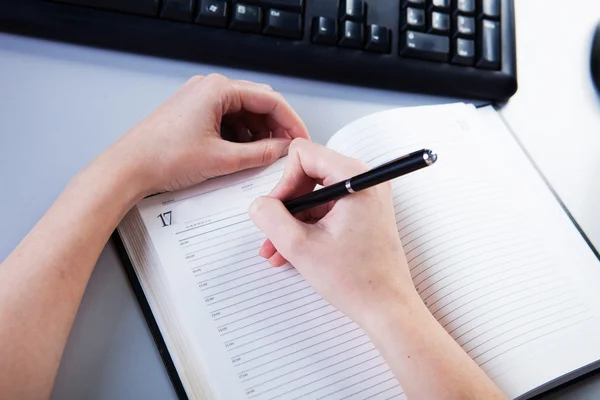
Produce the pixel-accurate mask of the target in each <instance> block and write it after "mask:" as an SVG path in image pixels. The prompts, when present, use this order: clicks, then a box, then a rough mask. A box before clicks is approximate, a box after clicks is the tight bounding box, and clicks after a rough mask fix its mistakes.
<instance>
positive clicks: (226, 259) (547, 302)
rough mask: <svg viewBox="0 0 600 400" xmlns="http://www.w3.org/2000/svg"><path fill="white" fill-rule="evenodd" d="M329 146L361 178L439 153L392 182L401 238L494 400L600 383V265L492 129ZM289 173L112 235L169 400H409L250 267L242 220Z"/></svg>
mask: <svg viewBox="0 0 600 400" xmlns="http://www.w3.org/2000/svg"><path fill="white" fill-rule="evenodd" d="M489 112H490V113H494V112H495V111H493V110H489ZM496 119H497V118H496ZM327 146H328V147H329V148H331V149H334V150H336V151H338V152H340V153H342V154H345V155H348V156H351V157H355V158H358V159H361V160H363V161H364V162H365V163H367V164H368V165H370V166H377V165H379V164H382V163H384V162H386V161H389V160H391V159H393V158H395V157H398V156H401V155H404V154H407V153H409V152H412V151H415V150H418V149H422V148H430V149H432V150H434V151H436V152H437V153H438V156H439V158H438V161H437V162H436V164H434V165H433V166H431V167H428V168H425V169H422V170H419V171H417V172H414V173H411V174H409V175H406V176H404V177H401V178H398V179H396V180H394V181H393V197H394V208H395V215H396V225H397V227H398V234H399V236H400V239H401V241H402V244H403V246H404V249H405V252H406V255H407V260H408V264H409V267H410V271H411V276H412V279H413V281H414V284H415V286H416V288H417V290H418V292H419V294H420V296H421V298H422V300H423V302H424V303H425V304H426V305H427V307H428V308H429V310H430V311H431V312H432V313H433V315H434V316H435V318H436V319H437V320H438V321H439V323H440V324H441V325H442V326H443V327H444V328H445V329H446V331H447V332H448V333H449V334H450V335H451V336H452V337H453V338H454V339H455V340H456V341H457V342H458V343H459V344H460V345H461V346H462V348H463V349H464V350H465V351H466V352H467V353H468V354H469V356H470V357H471V358H472V359H473V360H475V362H476V363H477V364H478V365H479V366H480V367H481V368H482V369H483V370H484V371H485V373H486V374H487V375H488V376H489V377H490V378H491V379H492V380H493V381H494V382H495V383H496V384H497V385H498V386H499V387H500V389H501V390H502V391H503V392H504V393H506V394H507V395H508V396H509V397H511V398H518V397H522V398H527V397H531V396H533V395H535V394H536V393H539V392H541V391H544V390H546V389H548V388H550V387H553V386H556V385H558V384H560V383H562V382H564V381H566V380H568V379H571V378H573V377H575V376H578V375H581V374H583V373H585V372H587V371H589V370H591V369H593V368H595V367H596V366H597V365H598V361H599V360H600V340H598V337H600V313H599V312H600V292H598V290H597V289H596V288H597V287H598V286H599V285H600V263H599V261H598V258H597V257H596V256H595V253H594V250H593V248H591V247H590V246H589V245H588V243H586V239H585V237H583V236H582V234H581V233H580V232H579V231H578V228H577V226H576V225H575V224H574V222H573V221H572V220H571V219H570V218H569V215H568V214H567V213H566V211H565V210H564V208H563V207H562V206H561V203H560V202H559V201H558V200H557V199H556V198H555V196H554V195H553V193H552V191H551V190H550V189H549V188H548V186H547V185H546V184H545V182H544V180H543V179H542V178H541V176H540V175H539V174H538V173H537V172H536V169H535V168H534V166H533V165H532V164H531V162H530V161H529V160H528V158H527V156H526V155H525V154H524V152H523V151H522V150H521V148H520V147H519V146H518V144H517V143H516V141H515V139H514V138H513V137H512V136H511V135H510V133H509V132H508V131H507V130H506V128H504V127H503V125H502V124H501V123H489V122H488V120H487V119H486V122H484V120H483V119H482V117H481V112H480V111H479V110H477V109H475V108H474V107H473V106H471V105H466V104H462V103H457V104H449V105H442V106H426V107H416V108H403V109H395V110H389V111H384V112H379V113H376V114H372V115H369V116H367V117H364V118H362V119H359V120H357V121H354V122H352V123H350V124H349V125H347V126H345V127H344V128H342V129H341V130H340V131H338V132H337V133H335V134H334V135H333V136H332V138H331V140H330V141H329V142H328V143H327ZM284 164H285V158H284V159H281V160H279V161H277V162H275V163H274V164H272V165H270V166H268V167H265V168H261V169H255V170H249V171H244V172H240V173H236V174H232V175H229V176H226V177H220V178H217V179H213V180H210V181H207V182H204V183H202V184H200V185H198V186H196V187H192V188H189V189H186V190H182V191H179V192H171V193H162V194H159V195H155V196H152V197H148V198H146V199H144V200H142V201H141V202H139V204H137V206H136V207H134V208H133V209H132V210H131V211H130V212H129V213H128V214H127V216H126V217H125V218H124V220H123V221H122V222H121V224H120V225H119V227H118V229H117V232H118V236H117V239H118V242H119V246H120V248H121V250H122V254H123V256H124V259H125V260H126V264H127V269H128V273H129V275H130V278H131V281H132V284H133V287H134V289H135V290H136V294H137V295H138V298H139V301H140V304H141V305H142V308H143V310H144V312H145V316H146V319H147V322H148V324H149V326H150V328H151V330H152V331H153V334H154V338H155V341H156V344H157V346H158V348H159V350H160V352H161V355H162V357H163V360H164V362H165V365H166V367H167V370H168V371H169V374H170V377H171V379H172V381H173V384H174V386H175V389H176V391H177V394H178V396H179V397H180V398H182V399H183V398H188V399H194V400H198V399H202V400H213V399H242V400H283V399H285V400H298V399H327V400H334V399H335V400H341V399H363V400H366V399H380V400H387V399H402V398H404V392H403V390H402V387H401V386H400V384H399V383H398V381H397V380H396V378H395V377H394V375H393V374H392V372H391V371H390V369H389V367H388V365H387V364H386V362H385V361H384V360H383V359H382V357H381V356H380V354H379V353H378V351H377V349H376V348H375V347H374V345H373V343H372V342H371V341H370V340H369V338H368V337H367V336H366V335H365V333H364V332H363V331H362V329H361V328H360V327H359V326H358V325H356V324H355V323H354V322H353V321H352V320H350V319H349V318H348V317H347V316H345V315H344V314H343V313H342V312H340V311H339V310H337V309H336V308H334V307H333V306H332V305H330V304H328V303H327V302H326V301H325V300H324V299H322V298H321V297H320V296H319V295H318V294H317V293H315V291H314V290H313V289H312V288H311V287H310V286H309V285H308V283H307V282H306V281H304V279H303V278H302V276H301V275H300V274H299V272H298V271H297V270H295V269H294V267H293V266H291V265H286V266H284V267H281V268H274V267H271V266H270V265H269V264H268V263H267V262H266V261H265V260H264V259H262V258H261V257H260V256H259V255H258V249H259V247H260V245H261V244H262V242H263V240H264V239H265V237H264V235H263V234H262V233H261V232H260V231H259V230H258V229H257V228H256V227H255V226H254V225H253V223H252V221H251V220H250V219H249V217H248V214H247V210H248V207H249V205H250V204H251V202H252V200H253V199H255V198H256V197H257V196H259V195H264V194H268V193H269V191H270V190H271V188H272V187H273V186H274V185H275V184H276V182H277V181H278V180H279V179H280V177H281V175H282V170H283V167H284ZM324 267H325V266H324ZM364 267H365V268H369V266H368V265H365V266H364Z"/></svg>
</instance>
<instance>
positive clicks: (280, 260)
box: [269, 252, 288, 267]
mask: <svg viewBox="0 0 600 400" xmlns="http://www.w3.org/2000/svg"><path fill="white" fill-rule="evenodd" d="M287 262H288V261H287V260H286V259H285V258H284V257H283V256H282V255H281V253H279V252H276V253H275V254H273V255H272V256H271V258H269V264H271V265H272V266H274V267H282V266H284V265H285V264H287Z"/></svg>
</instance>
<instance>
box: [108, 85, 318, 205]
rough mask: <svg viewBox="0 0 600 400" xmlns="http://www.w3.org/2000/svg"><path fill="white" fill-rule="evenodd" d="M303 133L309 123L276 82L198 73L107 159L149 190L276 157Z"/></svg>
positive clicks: (180, 185)
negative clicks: (227, 135)
mask: <svg viewBox="0 0 600 400" xmlns="http://www.w3.org/2000/svg"><path fill="white" fill-rule="evenodd" d="M222 127H223V129H224V131H225V130H228V131H230V132H232V135H231V136H232V137H231V139H233V141H234V142H232V141H227V140H223V138H222V134H224V133H225V132H222V130H221V128H222ZM227 128H228V129H227ZM297 137H302V138H308V137H309V135H308V132H307V130H306V127H305V126H304V124H303V123H302V121H301V120H300V117H299V116H298V115H297V114H296V113H295V112H294V110H292V108H291V107H290V105H289V104H288V103H287V102H286V101H285V100H284V98H283V96H282V95H281V94H279V93H277V92H275V91H273V90H272V89H271V87H270V86H268V85H262V84H256V83H251V82H247V81H234V80H230V79H228V78H226V77H224V76H221V75H209V76H206V77H202V76H197V77H194V78H192V79H190V80H189V81H188V82H186V83H185V84H184V85H183V87H182V88H181V89H180V90H179V91H178V92H177V93H175V94H174V95H173V97H171V98H170V99H168V100H167V101H166V102H165V103H164V104H163V105H162V106H161V107H160V108H158V109H157V110H156V111H154V112H153V113H152V114H150V116H148V117H147V118H146V119H145V120H143V121H142V122H140V123H139V124H138V125H136V126H135V127H133V128H132V129H131V130H130V131H129V132H128V133H127V134H126V135H124V136H123V137H122V138H121V139H120V140H119V141H118V142H117V143H116V144H115V145H114V146H113V147H112V148H111V149H110V150H109V151H108V152H107V153H108V156H105V157H108V159H109V160H110V161H109V162H107V163H105V165H113V166H114V163H117V164H118V165H117V166H118V167H121V170H122V171H126V172H127V175H128V178H130V179H129V181H130V182H131V183H132V184H133V183H138V184H139V185H140V188H139V191H141V192H142V195H148V194H151V193H156V192H162V191H172V190H178V189H182V188H185V187H188V186H192V185H195V184H197V183H200V182H202V181H204V180H206V179H209V178H213V177H215V176H219V175H225V174H230V173H232V172H236V171H239V170H242V169H246V168H252V167H259V166H262V165H267V164H270V163H272V162H274V161H275V160H277V159H278V158H279V157H281V156H284V155H286V154H287V149H288V146H289V144H290V142H291V140H292V139H293V138H297ZM235 142H237V143H235Z"/></svg>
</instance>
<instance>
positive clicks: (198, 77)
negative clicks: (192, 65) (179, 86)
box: [186, 75, 204, 86]
mask: <svg viewBox="0 0 600 400" xmlns="http://www.w3.org/2000/svg"><path fill="white" fill-rule="evenodd" d="M202 80H204V75H194V76H192V77H191V78H190V79H188V81H187V82H186V83H187V84H188V85H191V86H195V85H198V84H199V83H200V82H202Z"/></svg>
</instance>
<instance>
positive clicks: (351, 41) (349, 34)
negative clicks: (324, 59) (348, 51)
mask: <svg viewBox="0 0 600 400" xmlns="http://www.w3.org/2000/svg"><path fill="white" fill-rule="evenodd" d="M363 31H364V27H363V24H361V23H360V22H356V21H345V22H344V25H343V31H342V38H341V39H340V46H343V47H351V48H355V49H362V47H363V39H364V33H363Z"/></svg>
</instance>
